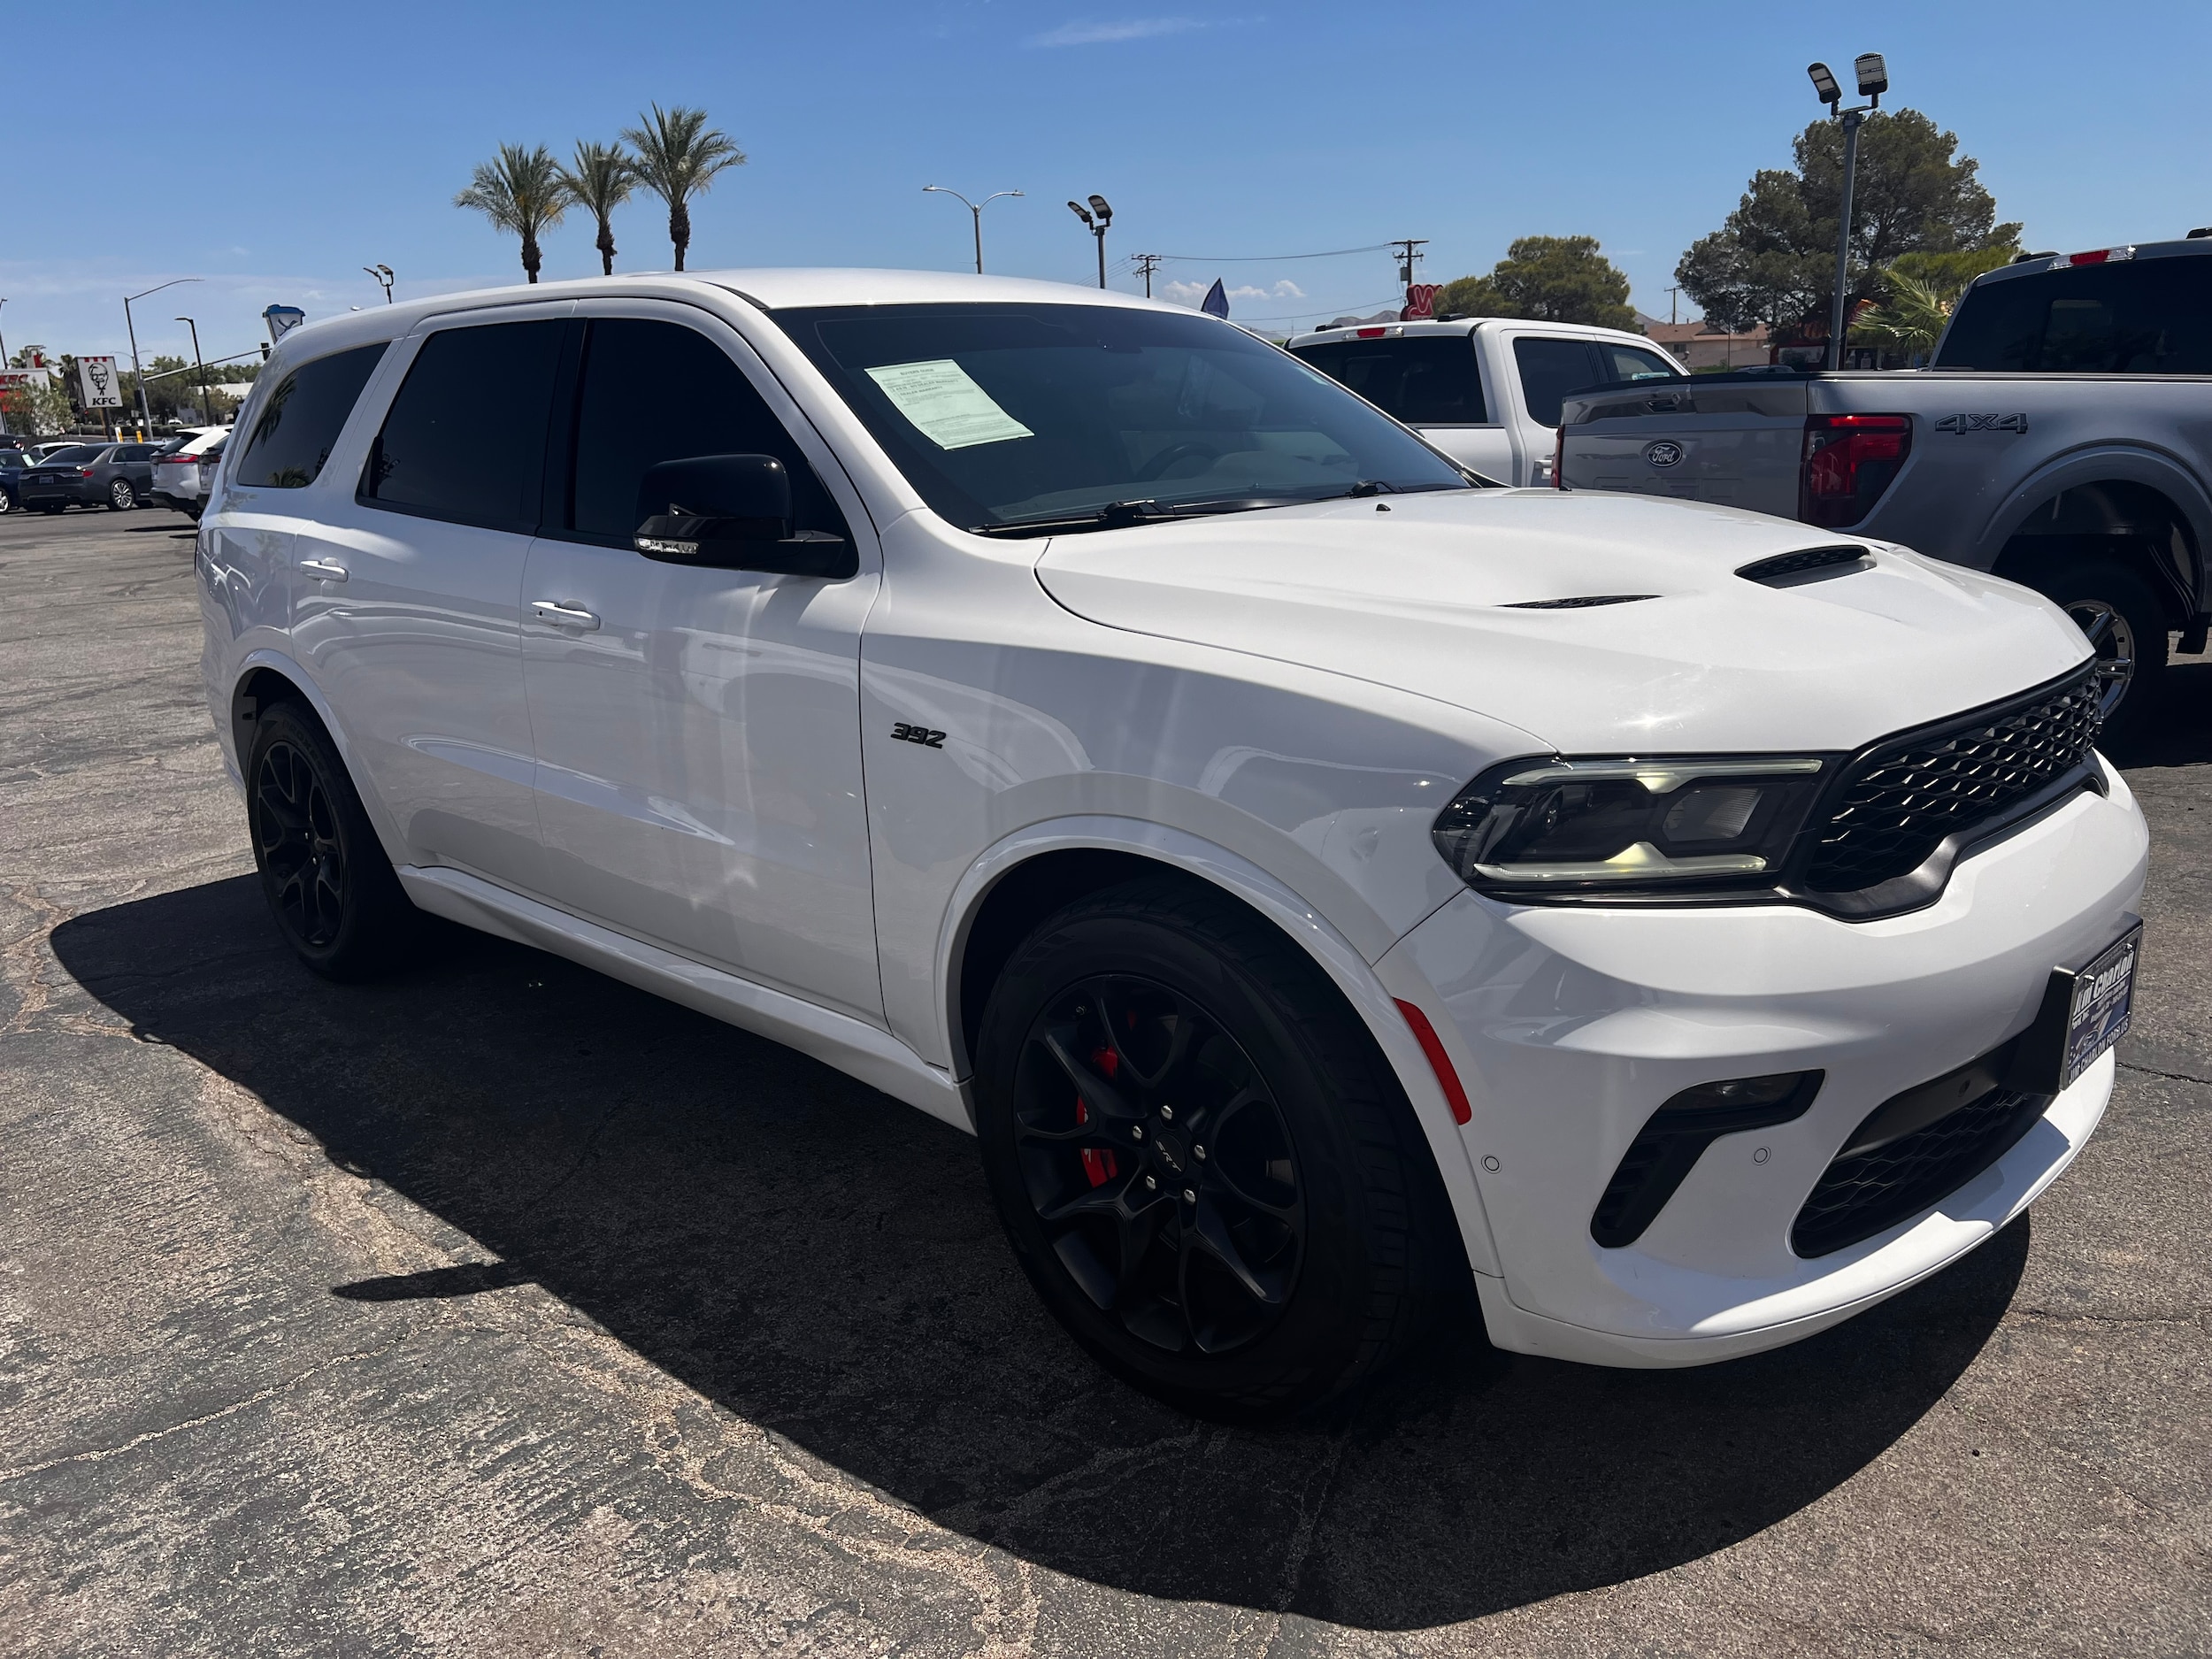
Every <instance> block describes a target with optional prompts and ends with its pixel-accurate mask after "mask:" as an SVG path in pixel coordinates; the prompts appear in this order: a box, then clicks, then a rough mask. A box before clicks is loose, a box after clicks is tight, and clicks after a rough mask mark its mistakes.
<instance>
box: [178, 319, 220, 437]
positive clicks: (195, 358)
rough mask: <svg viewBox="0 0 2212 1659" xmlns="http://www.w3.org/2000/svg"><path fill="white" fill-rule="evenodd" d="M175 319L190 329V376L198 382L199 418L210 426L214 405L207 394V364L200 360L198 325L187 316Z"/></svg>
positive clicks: (213, 420) (212, 421) (213, 419)
mask: <svg viewBox="0 0 2212 1659" xmlns="http://www.w3.org/2000/svg"><path fill="white" fill-rule="evenodd" d="M177 320H178V321H179V322H180V323H182V324H184V325H185V326H187V327H188V328H189V329H191V331H192V366H193V370H194V373H193V376H192V378H193V379H194V380H197V381H198V382H199V383H200V418H201V419H203V420H204V421H206V423H207V424H208V425H209V426H213V425H214V424H215V405H214V404H213V403H211V402H210V401H209V400H208V396H207V365H206V364H205V363H204V362H202V361H201V360H200V326H199V324H197V323H196V322H194V321H193V320H192V319H190V318H189V317H180V318H178V319H177Z"/></svg>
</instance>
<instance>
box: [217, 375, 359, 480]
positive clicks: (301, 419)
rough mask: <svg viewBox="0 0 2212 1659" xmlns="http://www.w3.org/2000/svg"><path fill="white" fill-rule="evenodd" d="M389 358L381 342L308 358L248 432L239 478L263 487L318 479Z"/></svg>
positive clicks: (280, 383)
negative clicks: (368, 387) (379, 367)
mask: <svg viewBox="0 0 2212 1659" xmlns="http://www.w3.org/2000/svg"><path fill="white" fill-rule="evenodd" d="M383 357H384V346H383V344H382V343H381V342H380V343H378V344H376V345H373V346H357V347H356V348H355V349H353V350H351V351H341V352H337V353H335V354H334V355H333V356H331V357H317V358H316V359H315V360H314V361H313V362H312V363H303V364H301V365H299V367H297V368H296V369H294V370H293V371H292V372H291V373H289V374H287V375H286V376H285V377H284V378H283V379H282V380H280V381H278V382H277V385H276V389H275V390H273V391H272V392H271V393H270V394H269V396H268V398H267V400H266V401H265V403H263V404H262V405H261V412H260V413H259V414H257V415H256V416H255V417H254V423H253V426H252V429H251V430H250V431H249V432H248V433H247V434H246V442H245V445H244V447H243V448H242V449H241V450H240V451H239V455H238V467H237V471H236V472H235V473H234V475H233V481H234V482H235V483H239V484H243V485H245V486H247V487H248V488H260V489H303V488H306V487H307V486H308V485H310V484H311V483H313V482H314V481H315V479H316V476H317V475H318V474H319V473H320V472H322V470H323V463H324V462H326V461H327V460H328V459H330V446H331V445H332V444H334V443H335V442H338V433H339V429H340V428H341V427H342V426H344V425H345V424H346V417H347V416H348V415H349V414H351V413H352V412H353V403H354V400H355V399H356V398H357V397H359V396H361V388H363V387H364V386H366V385H367V384H368V383H369V376H370V375H371V374H373V373H375V372H376V365H377V364H378V363H379V362H380V361H382V359H383Z"/></svg>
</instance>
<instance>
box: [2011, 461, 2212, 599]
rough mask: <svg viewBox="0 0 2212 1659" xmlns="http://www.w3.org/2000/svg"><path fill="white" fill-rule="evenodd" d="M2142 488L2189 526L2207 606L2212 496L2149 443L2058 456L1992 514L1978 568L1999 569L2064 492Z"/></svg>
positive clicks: (2197, 582)
mask: <svg viewBox="0 0 2212 1659" xmlns="http://www.w3.org/2000/svg"><path fill="white" fill-rule="evenodd" d="M2108 483H2123V484H2140V485H2142V486H2143V487H2145V488H2148V489H2154V490H2156V491H2157V492H2158V493H2159V494H2160V495H2163V496H2165V497H2166V498H2167V499H2168V500H2169V501H2170V502H2172V503H2174V505H2175V507H2176V508H2177V509H2178V510H2179V511H2180V512H2181V514H2182V517H2183V518H2184V519H2185V520H2186V522H2187V527H2188V531H2189V538H2190V540H2191V541H2193V543H2194V546H2193V547H2192V548H2191V549H2190V557H2191V558H2192V560H2193V562H2194V564H2195V566H2196V568H2195V569H2194V570H2193V572H2191V576H2192V580H2193V587H2194V596H2193V602H2192V603H2193V604H2194V605H2195V607H2196V608H2197V609H2199V610H2202V609H2203V608H2204V606H2205V603H2206V597H2207V595H2206V580H2205V552H2206V549H2208V548H2212V496H2208V495H2207V494H2206V492H2205V488H2204V486H2203V485H2202V484H2201V483H2200V482H2199V481H2198V480H2197V477H2196V475H2195V474H2194V473H2193V472H2191V471H2190V470H2189V468H2188V467H2187V466H2186V465H2184V464H2183V463H2182V462H2181V461H2180V460H2179V459H2178V458H2177V457H2174V456H2172V455H2170V454H2169V453H2168V452H2166V451H2165V450H2163V449H2153V448H2150V447H2148V446H2147V445H2143V444H2132V443H2098V444H2091V445H2088V446H2085V448H2082V449H2070V450H2068V451H2067V452H2066V453H2064V454H2062V455H2058V456H2054V457H2051V459H2049V460H2047V461H2046V462H2045V463H2044V464H2043V465H2040V466H2039V467H2037V468H2036V470H2035V471H2034V472H2031V473H2029V474H2028V476H2027V477H2025V478H2024V479H2022V480H2020V482H2019V483H2017V484H2016V485H2014V486H2013V488H2011V489H2010V490H2008V492H2007V493H2006V495H2005V497H2004V499H2003V500H2002V501H2001V502H2000V503H1998V505H1997V507H1996V509H1995V510H1994V511H1992V512H1991V514H1990V515H1989V518H1987V520H1986V521H1985V523H1984V525H1983V526H1982V533H1981V535H1980V537H1979V538H1978V540H1977V541H1976V542H1975V545H1974V557H1973V564H1974V565H1975V567H1976V568H1977V569H1979V570H1985V571H1987V570H1994V569H1995V568H1996V565H1997V560H1998V557H1999V556H2000V555H2001V554H2002V553H2003V551H2004V549H2005V544H2006V543H2007V542H2008V541H2011V540H2012V538H2013V535H2014V534H2015V533H2016V532H2017V531H2018V529H2019V527H2020V526H2021V525H2022V524H2023V523H2024V521H2025V520H2026V519H2027V518H2028V515H2029V514H2030V513H2032V512H2033V511H2035V510H2036V509H2037V508H2038V507H2040V506H2041V505H2042V504H2043V503H2045V502H2047V501H2048V500H2050V499H2051V497H2052V496H2054V495H2058V494H2059V493H2060V492H2061V491H2062V490H2068V489H2077V488H2082V487H2084V486H2086V485H2090V484H2108Z"/></svg>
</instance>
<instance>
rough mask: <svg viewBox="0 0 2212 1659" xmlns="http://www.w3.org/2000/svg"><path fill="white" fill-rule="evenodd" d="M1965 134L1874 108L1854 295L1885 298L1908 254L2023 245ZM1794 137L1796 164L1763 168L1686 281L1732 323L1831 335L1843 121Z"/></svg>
mask: <svg viewBox="0 0 2212 1659" xmlns="http://www.w3.org/2000/svg"><path fill="white" fill-rule="evenodd" d="M1958 144H1959V140H1958V134H1955V133H1947V132H1944V131H1942V130H1940V129H1939V127H1937V126H1936V124H1935V123H1934V122H1933V121H1932V120H1930V119H1928V118H1927V117H1926V116H1924V115H1923V114H1922V113H1921V112H1920V111H1917V110H1896V111H1887V110H1884V111H1876V112H1875V113H1874V114H1872V115H1870V116H1869V117H1868V118H1867V120H1866V125H1865V126H1864V127H1863V128H1861V129H1860V133H1859V165H1858V173H1857V176H1856V178H1855V180H1854V184H1853V188H1852V194H1851V253H1850V262H1849V266H1848V277H1847V305H1848V306H1850V307H1852V308H1855V307H1856V306H1857V305H1858V304H1859V303H1862V302H1863V301H1866V300H1870V299H1874V298H1877V297H1878V296H1879V294H1880V292H1881V286H1882V280H1883V278H1882V274H1881V273H1882V270H1883V268H1884V267H1885V266H1886V265H1889V264H1890V263H1891V262H1892V261H1893V260H1895V259H1897V258H1899V257H1901V256H1904V255H1907V254H1952V253H1970V252H1971V253H1982V252H1994V251H1996V250H2005V251H2006V252H2007V254H2008V253H2009V251H2010V250H2012V249H2013V248H2015V247H2016V245H2017V244H2018V242H2019V237H2020V227H2019V226H2018V225H2016V224H2006V225H2000V224H1998V223H1997V222H1996V219H1997V204H1996V201H1995V199H1994V198H1993V197H1992V196H1991V195H1990V194H1989V192H1988V191H1987V190H1986V189H1985V188H1983V186H1982V183H1981V180H1979V179H1978V177H1977V176H1976V175H1977V173H1978V171H1979V164H1978V163H1977V162H1976V161H1975V160H1974V158H1973V157H1970V156H1960V155H1958V154H1956V151H1957V150H1958ZM1793 150H1794V153H1795V157H1796V166H1795V168H1794V170H1793V171H1784V170H1781V169H1778V168H1768V169H1763V170H1762V171H1760V172H1758V173H1754V174H1753V175H1752V177H1751V183H1750V187H1749V188H1747V190H1745V192H1744V195H1743V199H1742V201H1741V202H1740V203H1739V204H1737V207H1736V211H1734V212H1732V213H1731V214H1730V215H1729V216H1728V219H1727V222H1726V223H1725V224H1724V225H1723V226H1722V227H1720V228H1719V229H1718V230H1717V231H1715V232H1714V233H1713V234H1711V235H1709V236H1702V237H1700V238H1699V239H1698V240H1697V241H1696V242H1693V243H1691V244H1690V250H1689V251H1688V252H1687V253H1686V254H1684V255H1683V256H1682V261H1681V263H1680V264H1679V265H1677V266H1676V267H1675V273H1674V274H1675V280H1677V281H1678V282H1679V283H1681V285H1682V291H1683V292H1684V293H1686V294H1687V295H1688V296H1690V297H1691V298H1692V299H1694V300H1695V301H1696V302H1697V303H1698V304H1699V305H1700V306H1701V307H1702V308H1703V309H1704V312H1705V316H1706V318H1707V319H1708V320H1709V321H1711V322H1714V323H1717V324H1719V325H1720V326H1723V327H1724V328H1728V329H1730V330H1741V329H1746V328H1749V327H1751V326H1754V325H1755V324H1758V323H1764V324H1766V325H1767V326H1769V327H1770V328H1773V329H1776V330H1777V331H1778V332H1780V333H1782V334H1793V335H1796V336H1799V337H1808V336H1810V337H1814V338H1820V337H1824V336H1825V335H1826V334H1827V323H1826V319H1827V316H1828V307H1829V303H1830V298H1831V296H1832V293H1833V291H1834V285H1835V264H1836V221H1837V218H1838V214H1839V206H1840V204H1841V201H1842V197H1843V131H1842V128H1841V126H1840V124H1839V123H1838V122H1836V121H1833V120H1818V121H1815V122H1814V123H1813V124H1812V125H1811V126H1809V127H1807V128H1806V129H1805V130H1804V131H1803V132H1802V133H1801V134H1798V136H1797V141H1796V142H1795V144H1794V145H1793ZM2000 263H2001V261H2000Z"/></svg>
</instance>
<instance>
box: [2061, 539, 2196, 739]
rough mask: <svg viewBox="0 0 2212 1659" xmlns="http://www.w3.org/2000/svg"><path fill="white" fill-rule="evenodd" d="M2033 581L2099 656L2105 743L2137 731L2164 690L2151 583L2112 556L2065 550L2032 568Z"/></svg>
mask: <svg viewBox="0 0 2212 1659" xmlns="http://www.w3.org/2000/svg"><path fill="white" fill-rule="evenodd" d="M2030 585H2031V586H2032V587H2034V588H2037V589H2038V590H2039V592H2041V593H2042V594H2044V595H2046V596H2047V597H2048V598H2049V599H2050V600H2051V601H2052V602H2053V603H2055V604H2056V605H2057V606H2058V608H2059V609H2060V610H2062V611H2064V612H2065V613H2066V614H2067V615H2068V616H2069V617H2070V618H2073V622H2074V626H2077V627H2078V628H2079V629H2080V630H2081V631H2082V637H2083V638H2085V639H2086V640H2087V641H2089V646H2090V649H2092V650H2093V651H2094V652H2095V653H2096V660H2097V671H2096V672H2097V702H2098V706H2099V708H2100V709H2101V711H2102V713H2103V715H2104V733H2103V736H2102V738H2101V740H2100V741H2101V744H2104V745H2109V744H2111V743H2113V742H2124V741H2126V740H2127V739H2128V738H2130V737H2132V736H2133V735H2135V734H2136V733H2138V732H2139V731H2140V730H2141V729H2142V728H2143V726H2145V724H2146V723H2147V722H2148V720H2149V719H2150V718H2151V716H2152V715H2153V714H2154V713H2155V712H2156V710H2157V707H2158V703H2159V702H2160V699H2161V697H2162V695H2163V694H2164V691H2165V680H2166V635H2167V632H2168V627H2167V617H2166V610H2165V607H2164V606H2163V605H2162V604H2161V603H2159V599H2158V595H2156V594H2154V593H2153V592H2152V591H2151V587H2150V584H2149V583H2148V582H2147V581H2146V580H2144V579H2143V578H2142V577H2141V576H2139V574H2137V573H2136V572H2135V571H2133V570H2132V569H2131V568H2130V567H2129V566H2128V565H2124V564H2123V563H2121V562H2120V561H2119V560H2117V559H2116V558H2112V557H2098V556H2093V555H2091V556H2085V555H2078V554H2069V555H2062V556H2060V557H2054V558H2051V559H2049V560H2047V561H2045V562H2044V563H2042V564H2041V565H2039V566H2037V567H2036V568H2035V569H2034V570H2033V573H2032V579H2031V583H2030Z"/></svg>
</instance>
